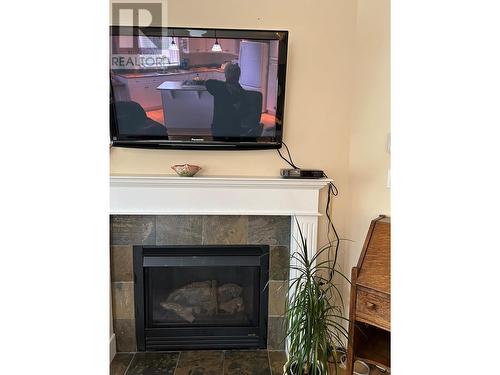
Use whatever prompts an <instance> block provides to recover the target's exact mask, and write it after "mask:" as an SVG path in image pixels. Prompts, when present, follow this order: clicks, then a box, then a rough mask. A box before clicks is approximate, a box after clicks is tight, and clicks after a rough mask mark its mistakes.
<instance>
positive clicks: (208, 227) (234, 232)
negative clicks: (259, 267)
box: [203, 215, 248, 245]
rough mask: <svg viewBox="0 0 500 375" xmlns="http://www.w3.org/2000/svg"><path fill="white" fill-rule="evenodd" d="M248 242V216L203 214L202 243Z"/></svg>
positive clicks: (230, 243) (231, 243) (235, 243)
mask: <svg viewBox="0 0 500 375" xmlns="http://www.w3.org/2000/svg"><path fill="white" fill-rule="evenodd" d="M246 243H248V216H217V215H211V216H203V244H205V245H219V244H220V245H226V244H227V245H238V244H246Z"/></svg>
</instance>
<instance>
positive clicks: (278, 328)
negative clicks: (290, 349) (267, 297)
mask: <svg viewBox="0 0 500 375" xmlns="http://www.w3.org/2000/svg"><path fill="white" fill-rule="evenodd" d="M284 322H285V319H284V318H283V317H269V323H268V327H267V347H268V348H269V349H270V350H285V325H284Z"/></svg>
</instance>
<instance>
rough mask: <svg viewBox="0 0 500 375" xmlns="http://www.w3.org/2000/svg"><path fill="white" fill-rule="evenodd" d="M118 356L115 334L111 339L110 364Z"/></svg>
mask: <svg viewBox="0 0 500 375" xmlns="http://www.w3.org/2000/svg"><path fill="white" fill-rule="evenodd" d="M115 354H116V335H115V334H114V333H113V334H112V335H111V337H110V338H109V363H111V361H112V360H113V358H115Z"/></svg>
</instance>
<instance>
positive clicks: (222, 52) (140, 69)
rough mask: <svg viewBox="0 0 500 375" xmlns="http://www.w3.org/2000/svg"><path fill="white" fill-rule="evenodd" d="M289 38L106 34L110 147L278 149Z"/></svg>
mask: <svg viewBox="0 0 500 375" xmlns="http://www.w3.org/2000/svg"><path fill="white" fill-rule="evenodd" d="M287 44H288V32H287V31H276V30H229V29H206V28H203V29H201V28H170V27H169V28H161V27H145V28H140V27H121V26H120V27H118V26H111V28H110V89H111V92H110V128H111V132H110V133H111V142H112V144H113V145H114V146H123V147H140V148H191V149H264V148H266V149H272V148H280V147H281V141H282V136H283V114H284V104H285V76H286V63H287Z"/></svg>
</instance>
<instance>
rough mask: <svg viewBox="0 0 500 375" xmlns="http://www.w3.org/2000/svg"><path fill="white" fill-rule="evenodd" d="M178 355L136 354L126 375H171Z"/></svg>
mask: <svg viewBox="0 0 500 375" xmlns="http://www.w3.org/2000/svg"><path fill="white" fill-rule="evenodd" d="M178 358H179V353H177V352H170V353H136V354H135V357H134V360H133V361H132V364H131V365H130V368H129V369H128V371H127V375H160V374H161V375H173V374H174V370H175V366H176V365H177V360H178Z"/></svg>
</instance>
